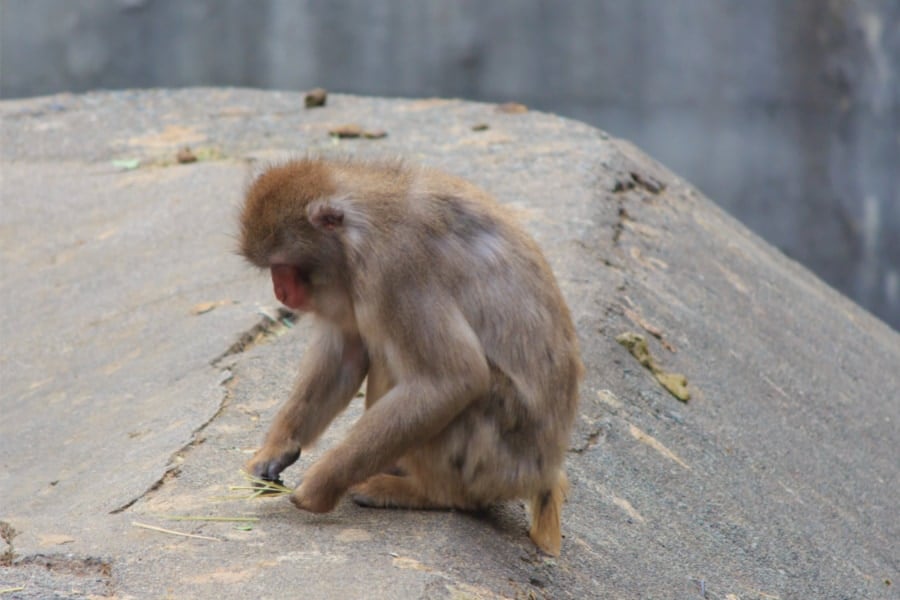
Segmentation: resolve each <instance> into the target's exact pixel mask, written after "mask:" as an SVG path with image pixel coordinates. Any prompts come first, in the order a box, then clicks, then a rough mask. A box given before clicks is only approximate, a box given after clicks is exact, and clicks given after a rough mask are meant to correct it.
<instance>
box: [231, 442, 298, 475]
mask: <svg viewBox="0 0 900 600" xmlns="http://www.w3.org/2000/svg"><path fill="white" fill-rule="evenodd" d="M298 458H300V449H299V448H296V449H284V448H273V447H271V446H270V445H269V444H266V445H265V446H263V447H262V448H260V449H259V450H257V452H256V454H254V455H253V458H251V459H250V461H249V462H248V463H247V464H246V466H244V470H245V471H246V472H247V473H249V474H250V475H252V476H254V477H257V478H259V479H265V480H266V481H275V482H278V483H281V479H280V478H279V475H281V472H282V471H284V470H285V469H286V468H288V467H289V466H291V465H292V464H294V463H295V462H297V459H298Z"/></svg>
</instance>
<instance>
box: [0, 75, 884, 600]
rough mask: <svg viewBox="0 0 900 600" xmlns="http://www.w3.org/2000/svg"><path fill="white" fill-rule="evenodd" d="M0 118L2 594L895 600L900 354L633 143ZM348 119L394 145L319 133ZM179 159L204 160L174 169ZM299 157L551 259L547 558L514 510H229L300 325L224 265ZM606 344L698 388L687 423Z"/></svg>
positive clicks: (393, 105) (480, 108) (275, 118)
mask: <svg viewBox="0 0 900 600" xmlns="http://www.w3.org/2000/svg"><path fill="white" fill-rule="evenodd" d="M0 117H2V140H3V144H2V178H3V179H2V204H0V261H2V262H0V264H2V267H0V268H2V306H3V315H4V317H3V321H2V325H0V332H2V340H0V341H2V344H0V369H2V388H0V389H2V391H0V394H2V395H0V411H2V418H0V466H2V470H0V521H3V522H4V523H6V524H7V525H6V526H4V525H2V524H0V534H3V535H2V536H0V538H4V537H5V538H7V539H8V540H9V541H10V542H9V544H7V545H8V546H9V547H5V546H4V545H0V554H3V551H4V550H7V552H6V554H5V555H3V556H0V563H4V562H5V563H9V562H10V556H11V555H10V552H8V551H9V550H11V551H12V553H14V554H15V558H14V559H12V564H11V566H5V567H0V590H2V589H4V588H17V587H24V589H23V590H21V591H18V592H16V594H17V595H18V596H20V597H23V598H44V597H50V596H53V595H54V594H59V595H63V594H70V595H74V596H76V597H78V596H79V595H81V596H86V595H91V594H93V595H107V596H110V595H117V596H119V597H129V596H131V597H161V596H165V595H167V594H168V595H170V596H172V597H185V598H187V597H191V598H213V597H215V598H231V597H233V598H251V597H259V598H265V597H272V598H282V597H288V596H298V595H303V596H304V597H309V598H320V597H333V598H354V597H359V598H362V597H367V598H418V597H423V598H432V597H448V598H450V597H453V598H500V597H507V598H529V597H536V598H541V597H548V598H563V597H572V598H589V597H635V598H638V597H641V598H676V597H677V598H690V597H704V596H705V597H707V598H722V599H725V598H730V599H735V598H740V599H741V600H745V599H748V598H785V599H786V598H882V597H888V596H891V595H892V594H895V593H896V591H895V590H896V586H897V585H900V582H898V581H897V580H898V572H897V571H898V562H900V556H898V545H897V541H896V540H897V539H900V509H898V502H897V489H898V488H897V480H898V477H900V466H898V461H897V449H898V447H900V410H898V409H900V376H898V370H900V369H898V367H900V335H898V334H897V333H896V332H893V331H892V330H890V329H889V328H888V327H887V326H886V325H884V324H883V323H881V322H879V321H877V320H876V319H874V318H873V317H871V316H869V315H868V314H867V313H865V312H864V311H862V310H861V309H860V308H858V307H857V306H855V305H854V304H852V303H851V302H849V301H848V300H846V299H845V298H843V297H842V296H840V295H839V294H837V293H836V292H834V291H833V290H831V289H830V288H828V287H827V286H825V285H824V284H822V283H821V282H820V281H819V280H817V279H816V278H815V277H813V276H812V275H810V273H809V272H808V271H806V270H804V269H803V268H801V267H799V266H798V265H797V264H796V263H794V262H791V261H790V260H788V259H786V258H785V257H784V256H782V255H780V254H779V253H778V252H776V251H775V250H773V249H772V248H771V247H769V246H767V245H766V244H765V243H763V242H762V241H760V240H759V239H758V238H757V237H755V236H753V235H752V234H751V233H749V232H748V231H747V230H746V229H745V228H743V227H742V226H741V225H739V224H738V223H737V222H736V221H734V220H733V219H731V218H730V217H728V216H727V215H726V214H724V213H723V212H722V211H720V210H719V209H717V208H716V207H715V206H714V205H713V204H712V203H711V202H709V201H708V200H706V199H705V198H703V197H702V196H701V195H700V194H699V193H698V192H697V191H696V190H695V189H693V188H692V187H691V186H690V185H689V184H687V183H686V182H684V181H682V180H680V179H679V178H678V177H677V176H675V175H673V174H672V173H670V172H668V171H667V170H666V169H665V168H663V167H662V166H660V165H659V164H657V163H655V162H654V161H653V160H651V159H649V158H648V157H646V156H645V155H643V154H642V153H641V152H640V151H638V150H637V149H635V148H634V147H633V146H631V145H630V144H628V143H626V142H623V141H621V140H614V139H610V138H609V137H608V136H607V135H605V134H604V133H603V132H601V131H598V130H596V129H593V128H590V127H587V126H585V125H582V124H580V123H577V122H572V121H567V120H564V119H560V118H557V117H554V116H551V115H546V114H537V113H517V112H515V111H513V112H502V111H498V110H497V108H496V107H495V106H492V105H485V104H473V103H466V102H461V101H450V100H414V101H406V100H385V99H371V98H353V97H348V96H331V97H329V99H328V103H327V106H326V107H324V108H315V109H306V108H304V102H303V96H302V95H301V94H295V93H275V92H255V91H246V90H220V89H198V90H188V91H179V92H168V91H145V92H124V93H101V94H88V95H84V96H54V97H46V98H36V99H30V100H23V101H6V102H2V103H0ZM348 123H358V124H359V125H361V126H362V127H363V129H368V130H378V129H383V130H385V131H387V133H388V136H387V137H386V138H383V139H377V140H374V139H365V138H360V139H350V140H347V139H342V140H337V139H333V138H331V137H330V136H329V134H328V132H329V130H330V129H333V128H334V127H337V126H340V125H344V124H348ZM479 124H486V125H487V126H488V128H487V129H483V128H481V127H477V128H473V126H475V125H479ZM476 129H477V130H476ZM185 145H189V146H190V147H191V148H192V151H193V154H194V155H195V156H196V157H197V158H199V160H198V161H197V162H193V163H189V164H179V163H178V162H177V161H176V159H175V157H176V153H177V151H178V150H179V149H180V148H181V147H183V146H185ZM308 152H317V153H333V152H338V153H342V154H349V155H363V156H388V157H393V156H397V155H402V156H405V157H407V158H408V159H410V160H412V161H418V162H423V163H427V164H430V165H433V166H437V167H440V168H443V169H446V170H448V171H451V172H454V173H457V174H459V175H462V176H464V177H467V178H469V179H471V180H473V181H475V182H476V183H478V184H480V185H481V186H483V187H485V188H487V189H488V190H490V191H492V192H493V193H494V194H495V195H496V197H497V198H498V199H499V200H500V201H501V202H503V203H505V204H507V205H508V206H509V207H510V208H511V209H512V210H514V211H515V212H516V213H517V214H518V215H519V216H520V218H521V220H522V222H523V223H524V225H525V226H526V227H527V228H528V229H529V230H530V231H531V232H532V233H533V234H534V235H535V237H536V238H537V239H538V241H539V242H540V243H541V245H542V246H543V247H544V249H545V251H546V254H547V255H548V257H549V259H550V262H551V263H552V265H553V267H554V269H555V271H556V273H557V276H558V278H559V280H560V284H561V286H562V288H563V291H564V293H565V295H566V297H567V298H568V301H569V303H570V305H571V308H572V311H573V314H574V318H575V320H576V323H577V326H578V330H579V334H580V337H581V343H582V349H583V354H584V360H585V364H586V366H587V372H588V375H587V377H586V379H585V381H584V384H583V386H582V390H581V391H582V400H581V409H580V418H579V421H578V424H577V427H576V431H575V433H574V435H573V438H572V444H571V452H570V454H569V458H568V467H569V474H570V478H571V480H572V491H571V495H570V498H569V501H568V504H567V506H566V509H565V513H564V517H563V518H564V523H563V525H564V533H565V535H566V538H565V540H564V544H563V553H562V556H561V557H560V558H558V559H548V558H546V557H542V556H541V555H539V554H538V553H537V552H536V551H535V550H534V548H533V547H532V546H531V544H530V542H529V541H528V540H527V537H526V535H525V529H526V523H527V521H526V518H525V514H524V510H523V508H522V507H521V506H520V505H518V504H509V505H505V506H501V507H497V508H496V509H493V510H491V511H489V512H488V513H487V514H483V515H468V514H461V513H444V512H407V511H379V510H369V509H363V508H359V507H356V506H355V505H353V504H352V503H351V502H349V501H347V500H345V501H343V502H342V503H341V504H340V505H339V507H338V509H337V510H336V511H335V512H333V513H331V514H328V515H323V516H313V515H308V514H303V513H300V512H298V511H296V510H295V509H294V508H293V507H292V506H291V505H290V504H289V503H288V502H287V501H286V500H284V499H283V498H281V499H270V500H262V499H260V500H223V499H222V498H221V497H222V496H227V495H229V494H230V493H232V492H229V489H228V486H229V485H240V484H241V483H242V480H241V477H240V475H239V473H238V469H239V467H240V465H241V464H242V463H243V461H244V460H245V459H246V458H247V456H248V454H249V453H250V452H252V449H253V447H254V446H256V445H257V444H258V443H259V441H260V439H261V436H262V433H263V430H264V428H265V426H266V425H267V423H268V422H269V420H270V419H271V417H272V415H273V412H274V410H275V409H276V407H277V405H278V403H279V402H280V401H281V400H283V399H284V397H285V396H286V394H287V392H288V388H289V386H290V384H291V381H292V378H293V374H294V369H295V366H296V363H297V360H298V357H299V356H300V354H301V353H302V351H303V348H304V345H305V343H306V339H307V337H306V331H307V328H306V326H305V324H304V323H303V321H301V322H300V323H298V325H297V326H296V327H293V328H288V327H286V326H285V325H283V324H282V325H277V326H276V325H272V324H271V323H269V321H268V320H267V317H265V316H264V315H263V313H266V314H269V315H273V314H275V313H274V304H275V303H274V301H273V299H272V298H271V292H270V286H269V283H268V281H267V280H266V279H265V278H264V277H262V276H261V275H259V274H258V273H256V272H255V271H253V270H252V269H250V268H248V267H246V266H244V265H243V264H242V263H241V261H240V260H239V259H238V258H237V256H236V255H235V254H234V252H233V245H234V241H233V238H232V236H233V233H234V225H235V206H236V203H237V202H238V201H239V199H240V195H241V192H242V189H243V187H244V185H245V184H246V182H247V180H248V177H249V176H250V173H251V171H252V169H253V167H254V163H256V162H265V161H271V160H278V159H279V158H283V157H287V156H291V155H302V154H306V153H308ZM623 333H637V334H641V335H643V336H644V337H645V338H646V339H647V340H648V343H649V350H650V353H651V354H652V356H653V359H654V360H655V362H656V363H657V364H658V365H659V367H660V368H661V369H663V370H665V371H667V372H670V373H680V374H683V375H684V376H686V378H687V381H688V389H689V391H690V393H691V400H690V401H689V402H688V403H687V404H683V403H682V402H680V401H679V400H677V399H676V398H675V397H674V396H673V395H671V394H670V393H669V392H667V391H666V389H665V388H663V387H662V385H661V384H660V382H659V381H658V380H657V379H656V378H655V377H654V376H653V375H652V374H651V372H650V371H649V370H647V369H646V368H644V367H643V366H641V364H640V363H639V362H638V361H637V360H636V359H635V358H633V357H632V355H631V354H629V352H628V350H627V349H626V348H625V347H623V346H622V345H620V344H618V343H617V342H616V337H617V336H619V335H620V334H623ZM358 404H359V403H356V404H355V405H354V406H353V407H352V408H351V409H350V410H348V411H347V413H346V414H345V415H343V416H342V417H341V418H340V419H339V421H338V422H337V423H335V425H334V426H333V427H332V429H331V431H330V432H329V433H328V434H327V435H326V436H325V438H324V439H323V441H322V443H321V444H320V447H328V446H329V445H330V444H332V443H333V442H334V440H335V439H338V438H339V436H340V435H342V433H343V432H344V431H346V429H347V427H348V424H350V423H352V421H353V419H355V418H356V417H357V416H358V414H359V412H360V410H361V409H360V407H359V406H358ZM314 457H315V453H313V454H312V455H310V456H304V458H303V459H301V461H300V462H299V463H298V464H297V465H295V466H294V467H292V468H291V469H289V470H288V471H287V472H286V477H287V479H288V480H289V481H291V482H295V481H296V480H297V479H299V478H300V477H301V475H302V472H303V469H304V468H305V466H306V465H308V464H309V461H310V460H311V459H312V458H314ZM172 515H181V516H193V517H196V516H220V517H223V516H224V517H235V516H244V517H246V516H251V517H252V516H256V517H259V521H255V522H251V523H249V524H245V523H234V522H216V521H170V520H166V517H168V516H172ZM134 522H137V523H142V524H148V525H153V526H161V527H165V528H168V529H173V530H177V531H180V532H187V533H193V534H199V535H202V536H207V537H211V538H216V539H215V540H211V539H197V538H184V537H176V536H174V535H171V534H167V533H162V532H158V531H151V530H147V529H144V528H140V527H136V526H134V525H133V523H134ZM11 528H13V529H15V530H16V531H17V532H18V535H17V536H15V537H14V536H13V535H12V532H11V531H10V529H11Z"/></svg>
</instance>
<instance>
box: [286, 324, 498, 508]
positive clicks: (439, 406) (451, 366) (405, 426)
mask: <svg viewBox="0 0 900 600" xmlns="http://www.w3.org/2000/svg"><path fill="white" fill-rule="evenodd" d="M434 312H437V313H439V314H440V313H443V317H435V315H434V314H432V315H430V317H429V318H425V317H424V315H423V316H421V318H420V319H417V320H414V321H413V322H415V323H418V324H420V325H421V324H423V323H427V329H428V331H427V332H423V333H422V335H419V336H417V338H416V340H415V341H414V342H413V344H412V345H411V346H410V347H406V348H402V347H400V346H401V345H400V344H395V343H391V342H389V346H390V347H391V353H390V354H391V358H390V359H389V361H390V363H391V369H392V371H393V372H394V373H395V376H396V377H397V384H396V385H395V386H394V387H393V388H391V390H390V391H389V392H388V393H387V394H386V395H385V396H384V397H382V398H381V399H379V400H378V401H377V402H376V403H375V404H373V405H372V406H371V407H370V408H369V409H368V410H366V412H365V413H364V414H363V415H362V416H361V417H360V419H359V421H357V422H356V424H355V425H354V427H353V429H352V430H351V431H350V433H349V434H348V435H347V438H346V439H345V440H344V441H343V442H342V443H341V444H340V445H338V446H337V447H335V448H333V449H332V450H330V451H329V452H328V453H327V454H325V456H323V457H322V459H321V460H319V461H318V462H316V463H315V464H314V465H312V467H310V468H309V470H307V472H306V474H305V475H304V478H303V483H302V484H301V486H300V487H298V488H297V490H296V491H295V492H294V494H293V496H292V498H291V500H292V501H293V502H294V504H296V505H297V506H298V507H299V508H302V509H305V510H309V511H312V512H327V511H329V510H331V509H332V508H333V507H334V505H335V504H336V503H337V501H338V500H339V499H340V497H341V496H342V495H343V494H344V492H346V490H347V489H348V488H349V487H350V486H352V485H354V484H357V483H361V482H362V481H364V480H366V479H367V478H368V477H369V476H371V475H374V474H375V473H378V472H380V471H382V470H383V469H385V468H387V467H389V466H391V465H392V464H393V463H394V462H395V461H396V460H397V459H398V458H400V457H401V456H402V455H403V454H405V453H406V452H407V451H408V450H409V449H411V448H413V447H415V446H416V445H418V444H421V443H423V442H425V441H427V440H428V439H430V438H432V437H434V436H435V435H436V434H438V433H439V432H440V431H441V430H443V429H444V428H445V427H446V426H447V425H448V424H449V423H450V422H451V421H452V420H453V419H454V418H455V417H456V416H457V415H459V413H460V412H462V411H463V409H465V408H466V406H468V405H469V403H471V402H472V401H473V400H474V399H476V398H478V397H480V396H482V395H484V394H485V393H487V391H488V390H489V387H490V370H489V368H488V363H487V358H486V357H485V354H484V350H483V348H482V346H481V343H480V342H479V340H478V338H477V336H476V335H475V332H474V331H473V330H472V329H471V327H470V326H469V325H468V323H467V322H466V321H465V319H464V318H463V317H462V315H461V314H460V313H459V311H458V310H457V309H456V308H455V307H451V309H449V310H447V311H434ZM429 320H430V321H431V323H428V321H429ZM435 321H438V322H435ZM407 341H408V340H407Z"/></svg>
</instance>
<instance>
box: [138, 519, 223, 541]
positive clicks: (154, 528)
mask: <svg viewBox="0 0 900 600" xmlns="http://www.w3.org/2000/svg"><path fill="white" fill-rule="evenodd" d="M131 524H132V525H134V526H135V527H140V528H141V529H149V530H150V531H158V532H159V533H168V534H169V535H178V536H181V537H189V538H194V539H198V540H212V541H214V542H221V541H222V540H221V539H219V538H215V537H210V536H208V535H197V534H195V533H184V532H183V531H174V530H172V529H164V528H162V527H157V526H155V525H147V524H146V523H138V522H137V521H132V522H131Z"/></svg>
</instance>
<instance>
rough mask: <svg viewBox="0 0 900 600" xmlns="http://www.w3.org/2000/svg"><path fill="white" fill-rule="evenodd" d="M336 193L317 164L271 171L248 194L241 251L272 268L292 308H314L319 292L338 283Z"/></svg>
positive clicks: (280, 297) (280, 291)
mask: <svg viewBox="0 0 900 600" xmlns="http://www.w3.org/2000/svg"><path fill="white" fill-rule="evenodd" d="M336 192H337V190H336V188H335V186H334V183H333V182H332V181H331V179H330V177H329V175H328V171H327V169H326V168H325V167H324V165H323V164H322V163H321V162H320V161H315V160H299V161H293V162H289V163H287V164H284V165H281V166H277V167H272V168H270V169H268V170H266V171H265V172H264V173H262V174H261V175H260V176H259V177H257V178H256V180H255V181H254V182H253V183H252V184H251V185H250V188H249V189H248V190H247V194H246V198H245V201H244V207H243V210H242V212H241V216H240V229H241V232H240V249H239V252H240V254H242V255H243V256H244V257H245V258H246V259H247V260H248V261H249V262H250V263H252V264H254V265H256V266H257V267H259V268H261V269H269V270H270V272H271V274H272V284H273V287H274V289H275V296H276V297H277V298H278V300H279V301H280V302H282V303H283V304H284V305H286V306H288V307H289V308H292V309H295V310H302V311H310V310H315V309H316V306H315V298H316V296H317V292H321V291H323V290H326V289H328V288H331V287H333V286H335V285H339V280H338V278H339V277H340V276H341V273H342V269H341V265H342V263H343V258H342V257H343V253H342V251H341V245H340V240H339V239H338V236H337V235H336V230H337V229H339V228H340V227H341V226H342V224H343V212H342V211H341V210H340V209H339V208H337V207H335V206H334V205H333V204H332V203H331V202H330V200H331V199H332V198H333V197H334V196H335V194H336Z"/></svg>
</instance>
